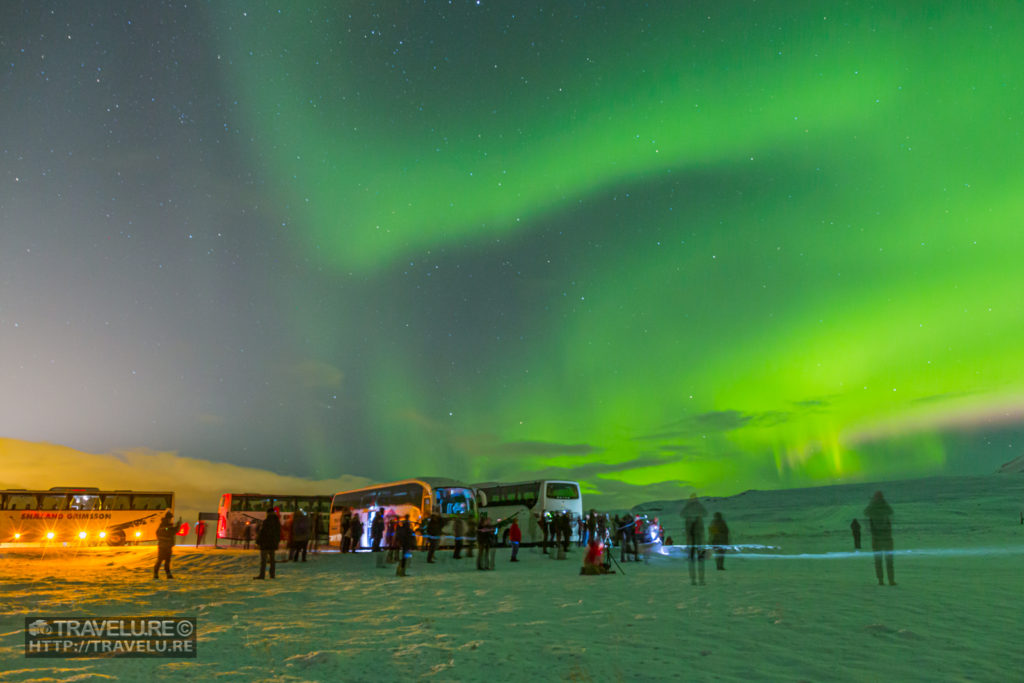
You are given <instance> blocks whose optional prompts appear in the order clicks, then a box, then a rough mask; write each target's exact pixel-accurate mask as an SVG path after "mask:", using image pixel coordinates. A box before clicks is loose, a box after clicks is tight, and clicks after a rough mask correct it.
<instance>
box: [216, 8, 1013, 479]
mask: <svg viewBox="0 0 1024 683" xmlns="http://www.w3.org/2000/svg"><path fill="white" fill-rule="evenodd" d="M428 7H429V4H428ZM581 7H582V6H581ZM705 10H706V11H705ZM404 11H405V12H407V14H408V16H406V15H401V14H399V13H396V14H395V16H390V17H385V18H386V19H387V21H384V19H381V21H380V22H378V23H374V21H371V18H370V17H369V16H368V15H366V14H365V13H364V10H361V9H358V7H357V6H353V8H352V12H353V14H354V15H355V16H354V18H351V19H350V20H346V21H339V22H337V23H335V24H331V25H326V24H322V23H316V22H313V21H312V20H311V19H310V17H311V16H313V15H314V14H315V13H314V12H313V8H312V6H306V5H304V4H302V3H297V4H296V6H295V7H292V8H290V9H287V10H284V11H283V13H279V14H277V15H273V14H271V13H270V12H269V10H268V11H266V12H263V13H258V14H259V16H254V17H253V18H252V22H251V23H252V25H253V26H259V27H260V28H259V29H255V28H244V27H242V28H240V29H239V30H238V31H237V32H236V33H235V34H234V35H233V36H232V37H231V38H230V42H229V44H230V45H232V46H233V52H234V53H235V54H236V55H237V56H236V57H235V58H234V60H233V61H232V62H231V66H229V67H228V73H229V74H230V76H231V77H232V78H237V79H240V80H241V82H243V83H244V84H245V85H246V90H245V92H246V97H247V98H248V100H247V108H248V110H249V117H250V120H251V124H252V125H253V127H254V128H255V129H256V130H257V131H258V133H259V135H260V136H261V138H262V140H263V145H264V148H265V149H266V157H265V159H263V163H264V164H265V165H266V168H267V169H268V173H269V174H270V175H271V177H272V178H273V180H274V181H275V187H274V190H273V192H274V193H275V194H278V195H280V196H281V197H284V198H285V199H286V201H287V202H288V203H289V206H290V207H291V208H292V210H293V211H294V212H295V215H293V216H292V217H291V224H292V225H293V226H294V227H296V228H297V229H298V230H299V231H300V233H301V239H302V244H303V247H302V248H303V249H304V250H306V251H307V252H308V254H309V255H310V257H311V258H315V259H317V260H318V262H322V263H324V264H326V265H328V266H329V267H333V268H335V269H336V270H337V272H339V273H356V274H359V275H360V276H361V277H364V278H365V279H366V280H367V281H368V282H370V283H373V282H375V278H380V281H381V282H383V281H384V278H385V276H386V274H387V273H390V272H391V271H392V270H393V269H394V268H395V267H396V264H399V263H402V262H404V261H408V260H416V259H422V258H423V254H424V253H427V252H431V251H432V250H433V251H444V252H445V253H446V254H449V255H451V254H458V255H459V258H461V259H464V260H465V261H467V262H468V261H472V260H473V259H476V258H482V257H486V256H488V255H489V254H491V253H493V252H494V251H495V250H500V249H502V248H504V246H503V244H508V243H512V242H515V243H524V242H530V241H531V240H536V241H538V243H541V242H542V240H543V231H544V230H550V229H551V226H552V225H562V223H560V221H562V220H563V217H564V220H565V221H567V223H565V224H564V229H565V230H566V231H574V233H575V234H576V235H577V239H578V240H579V244H580V247H579V249H580V253H579V255H578V259H577V260H574V261H573V262H572V263H570V264H569V266H571V269H572V272H573V275H572V276H571V278H570V276H566V279H572V280H573V282H574V283H575V284H574V285H573V287H575V289H574V290H573V293H572V296H573V297H576V298H575V300H574V301H572V302H568V301H567V297H566V296H565V295H563V291H566V290H567V289H571V288H572V287H567V286H566V285H565V284H564V283H559V284H558V285H553V286H552V287H551V291H550V292H547V293H545V294H543V295H537V294H531V295H530V296H529V297H528V296H527V295H526V294H523V293H520V292H516V291H510V292H507V293H506V295H505V296H507V297H508V300H509V301H510V302H511V303H512V305H522V306H533V307H534V308H536V309H537V310H533V309H531V311H532V317H531V324H532V325H533V326H535V329H531V330H530V332H531V334H529V335H528V337H529V341H526V342H523V343H522V344H520V345H519V346H518V347H517V350H516V353H515V354H514V356H513V357H512V358H510V357H509V356H508V355H507V352H506V350H505V349H504V348H499V347H498V346H497V345H495V348H493V349H488V348H483V349H474V350H473V354H472V355H471V358H469V359H467V361H466V364H467V365H472V368H473V370H472V371H470V370H462V369H461V368H458V369H456V370H452V371H451V374H450V376H445V377H443V378H438V377H437V376H435V375H432V374H431V372H432V370H430V369H428V366H429V363H430V361H431V359H430V358H428V357H426V355H425V353H424V346H421V345H419V344H417V342H416V341H415V337H411V341H406V342H395V343H394V344H393V345H390V344H389V345H387V346H382V348H381V350H380V353H379V355H378V356H377V357H374V358H370V359H366V365H367V367H369V368H370V369H371V370H372V371H371V372H369V373H368V375H369V377H370V379H369V380H368V382H369V383H368V386H367V387H366V392H367V397H366V400H367V403H368V406H369V408H368V412H369V414H370V415H371V419H372V420H373V425H374V427H375V429H376V431H377V433H378V434H379V435H380V436H379V442H378V444H377V445H378V447H379V450H380V451H381V452H386V453H392V454H396V453H401V454H402V456H401V457H399V456H397V455H395V456H392V457H394V458H395V460H396V465H395V470H396V472H395V473H396V475H399V474H401V473H400V472H399V471H398V470H399V469H402V468H404V469H408V467H409V466H415V467H418V468H421V469H422V468H427V469H429V468H430V466H431V465H432V464H436V463H437V462H439V461H443V462H445V463H456V464H457V466H458V467H461V468H463V469H464V470H469V471H470V472H471V473H472V476H479V477H484V476H488V475H489V474H493V473H494V472H502V471H505V469H508V470H509V471H512V470H513V469H516V468H517V469H518V470H521V471H541V470H544V469H545V468H566V469H567V470H568V471H569V472H572V471H573V470H574V469H578V468H584V469H585V468H586V467H587V466H594V465H601V464H603V465H612V466H618V465H621V466H623V468H624V469H610V470H607V471H606V472H604V473H601V472H596V473H595V474H593V475H591V476H590V479H589V482H590V484H591V485H594V486H596V487H597V488H598V489H600V488H601V481H602V480H615V481H621V482H626V483H631V484H649V483H656V482H662V481H675V480H678V481H682V482H689V483H691V484H693V485H695V486H699V487H709V486H710V487H715V488H716V490H720V491H722V492H732V491H735V490H742V489H744V488H749V487H751V486H755V485H761V486H772V485H779V484H785V485H790V484H792V485H797V484H800V483H807V482H827V481H833V480H841V479H845V478H854V479H857V478H860V479H863V478H870V477H876V476H886V475H896V474H904V473H930V472H938V471H942V468H943V467H944V466H945V465H946V462H947V457H948V454H947V453H946V451H945V447H944V445H943V440H942V437H941V434H940V431H941V430H940V426H939V425H937V424H932V423H930V422H929V416H932V417H934V418H935V419H936V420H938V417H939V416H941V415H944V414H945V413H944V411H946V410H947V409H948V408H949V406H950V405H951V403H950V402H951V401H952V402H954V403H955V401H956V400H959V399H960V398H961V397H964V396H968V397H974V398H976V399H977V402H979V403H981V404H986V403H985V402H986V401H988V404H990V405H991V410H993V411H998V410H1000V409H1001V406H1003V405H1005V404H1006V403H1007V402H1009V403H1014V402H1015V401H1016V399H1015V398H1012V397H1014V396H1017V395H1019V394H1024V380H1022V378H1024V359H1022V357H1021V355H1020V354H1019V352H1018V351H1017V349H1018V347H1019V340H1020V339H1022V338H1024V302H1022V300H1021V299H1022V297H1021V296H1020V293H1021V292H1024V268H1021V267H1020V261H1021V258H1020V257H1021V255H1022V254H1024V229H1022V228H1024V220H1022V219H1024V195H1022V194H1021V193H1020V189H1019V188H1020V187H1021V186H1022V183H1021V181H1022V180H1024V172H1022V170H1021V168H1020V164H1019V162H1018V160H1019V159H1020V158H1021V152H1022V151H1024V140H1022V137H1021V133H1020V125H1019V122H1020V121H1021V120H1024V118H1022V117H1024V107H1022V97H1021V93H1022V86H1024V84H1022V79H1021V76H1020V69H1019V65H1020V64H1022V63H1024V48H1021V47H1020V43H1019V40H1018V39H1017V37H1018V36H1019V29H1020V28H1022V27H1024V10H1021V9H1020V7H1019V6H1012V5H1011V4H1009V3H1007V4H993V5H985V6H965V7H963V8H960V9H954V8H950V7H948V6H946V5H944V4H938V5H934V6H928V7H919V8H902V9H901V8H895V9H894V8H888V9H887V10H886V11H889V12H891V14H890V15H888V16H879V12H878V11H877V10H876V9H872V8H858V7H850V6H845V5H843V6H839V7H828V8H823V7H821V6H820V5H819V4H808V5H807V6H806V8H805V9H803V10H794V9H788V10H786V12H787V13H786V14H785V15H784V16H777V11H778V9H777V8H776V9H771V8H764V7H761V6H760V5H753V4H752V5H749V6H748V5H744V6H743V7H742V8H739V7H737V8H735V9H733V10H722V9H720V8H716V7H715V6H714V5H713V4H709V5H707V7H704V8H701V7H699V6H697V5H692V6H691V5H687V7H685V8H680V7H678V6H676V5H672V4H668V5H666V6H665V7H664V8H662V9H661V10H660V11H658V10H650V11H649V15H648V16H645V17H644V22H643V23H642V28H643V30H642V31H641V30H640V28H641V24H638V23H631V22H633V20H636V21H639V17H640V15H641V14H643V13H638V12H634V11H630V12H629V13H628V19H629V21H626V20H622V21H617V20H612V19H615V18H608V17H603V18H602V17H596V16H591V15H588V14H587V12H586V11H583V10H582V9H580V10H579V13H580V14H583V15H586V16H584V17H583V18H582V19H580V20H579V22H578V23H573V22H572V21H570V19H569V18H553V19H548V20H546V21H548V23H547V24H545V23H544V22H543V21H541V20H540V19H538V18H536V17H533V19H529V17H531V16H532V14H531V12H534V11H535V8H529V7H525V8H522V10H521V12H522V15H523V18H522V19H521V20H520V21H522V22H523V23H524V24H528V25H529V30H534V31H535V30H538V28H539V27H543V26H545V25H547V26H549V27H550V26H557V27H558V28H557V29H553V28H549V29H548V30H550V31H554V33H552V34H550V35H546V34H533V33H530V34H529V35H527V33H529V31H528V30H527V28H523V30H522V31H519V29H518V28H517V26H518V25H517V24H515V23H513V24H512V26H513V28H512V29H510V31H509V32H508V33H506V34H503V38H502V40H504V41H505V43H506V44H502V45H498V46H492V45H484V44H483V43H482V42H481V43H474V42H473V38H472V35H471V34H472V32H473V27H472V26H469V27H466V26H463V27H461V28H458V29H456V28H454V27H452V29H451V33H450V34H448V35H437V36H434V39H435V40H434V43H433V44H432V45H431V46H429V47H427V46H424V45H422V44H420V43H421V42H422V41H416V40H412V39H410V40H408V41H407V42H405V43H403V44H402V45H401V47H399V45H398V43H397V41H398V40H400V39H401V38H403V37H405V36H406V34H407V33H408V34H409V35H414V34H415V30H414V29H415V27H416V22H417V21H418V20H419V19H421V17H419V16H418V15H417V14H416V12H415V11H413V10H411V9H408V8H406V9H405V10H404ZM424 11H430V10H424ZM566 11H568V10H566ZM452 12H453V14H459V13H461V14H460V16H461V15H470V16H471V15H472V12H471V11H470V10H466V9H465V8H462V9H460V10H452ZM495 12H500V10H495ZM593 12H595V13H597V14H600V12H597V11H596V10H594V11H593ZM730 12H732V13H734V14H735V16H732V15H731V14H730ZM571 14H572V13H571V12H570V15H571ZM705 15H714V19H712V20H705V19H704V16H705ZM486 16H489V15H486ZM588 17H589V18H588ZM618 19H622V17H619V18H618ZM480 21H481V26H480V28H479V30H480V33H481V37H480V41H487V40H491V39H493V35H494V34H493V32H488V30H487V26H485V25H484V20H483V19H481V20H480ZM311 22H312V23H311ZM531 22H532V23H531ZM378 24H379V25H381V26H385V29H384V33H383V35H382V36H381V35H375V34H372V33H370V32H369V31H370V27H371V25H378ZM311 27H312V28H311ZM517 31H519V32H517ZM558 31H561V32H562V33H561V34H560V33H559V32H558ZM467 33H468V34H470V35H469V37H467ZM559 38H564V43H565V44H564V45H563V44H561V43H558V45H559V47H557V48H554V47H549V45H553V44H555V42H556V39H559ZM531 40H534V41H536V42H538V44H542V45H543V46H545V47H542V48H528V47H527V46H529V45H530V42H531ZM250 42H252V43H253V44H257V45H259V46H260V47H259V49H258V50H257V51H256V52H255V53H254V54H252V55H250V56H246V54H245V53H244V52H243V51H242V47H241V46H245V45H248V44H249V43H250ZM499 42H500V41H499ZM392 48H393V49H394V55H395V56H394V57H393V59H392V60H391V61H392V62H393V68H388V69H385V68H383V67H381V66H380V63H379V62H374V61H373V60H374V59H378V60H380V59H381V55H386V54H387V53H388V51H389V50H392ZM472 48H477V49H479V50H480V52H481V53H482V54H480V55H478V56H474V55H473V54H472ZM446 49H450V50H451V53H452V55H455V53H458V55H459V57H458V58H455V57H454V56H452V59H451V60H447V59H446V58H445V57H446V55H447V54H448V53H447V52H446ZM501 50H505V51H506V52H505V53H501ZM467 51H468V52H469V54H467ZM534 52H539V53H543V55H546V57H547V58H548V59H551V60H553V61H552V63H553V64H555V65H556V67H557V68H551V69H547V68H544V67H545V64H544V58H545V57H543V56H542V57H537V56H536V55H535V54H534ZM282 54H284V55H285V56H284V57H282ZM492 63H493V64H496V65H497V66H496V67H489V66H488V65H489V64H492ZM432 66H433V67H438V68H439V69H440V72H441V73H440V75H436V76H435V75H434V74H435V73H437V72H436V71H432V70H431V67H432ZM403 68H404V69H406V70H407V73H408V74H410V75H409V76H408V80H406V81H403V80H402V78H400V77H399V75H398V74H399V72H401V71H402V69H403ZM432 79H435V80H432ZM403 83H404V85H403ZM456 87H459V88H461V89H458V90H453V89H454V88H456ZM690 184H694V185H696V186H699V187H702V188H710V187H715V188H718V189H717V190H716V191H714V192H701V193H699V194H688V193H687V190H688V186H689V185H690ZM666 188H672V191H673V192H674V191H675V189H676V188H678V190H679V196H675V195H673V194H672V192H670V191H668V190H666ZM610 197H614V198H615V201H616V202H621V204H618V205H621V206H622V209H621V215H618V216H612V215H608V216H605V215H604V213H603V212H602V211H600V210H599V209H594V210H592V211H590V212H589V213H588V212H586V211H582V210H581V209H579V207H580V206H589V205H595V206H600V207H605V208H607V209H609V210H611V208H612V207H613V206H618V205H616V204H613V203H612V200H610V199H609V198H610ZM626 197H629V199H628V200H627V199H626ZM581 216H582V217H583V218H581ZM582 219H586V220H593V221H597V222H600V221H603V224H602V225H600V226H595V227H594V230H593V234H596V235H598V236H600V235H604V236H610V238H609V239H612V240H618V241H616V242H615V245H614V248H608V249H606V250H605V251H603V252H599V251H597V250H595V249H594V248H592V246H590V245H588V244H587V242H586V240H587V238H588V237H589V236H590V235H591V234H592V233H591V229H590V228H591V226H589V225H580V224H578V223H577V222H576V221H579V220H582ZM598 228H600V229H598ZM624 234H636V235H637V238H636V239H635V240H627V239H625V238H622V239H619V237H618V235H624ZM497 238H501V239H502V240H504V243H502V242H496V241H495V240H496V239H497ZM595 239H601V238H600V237H595ZM371 286H372V285H371ZM538 301H540V302H543V306H537V305H536V304H537V303H538ZM396 305H398V306H408V305H409V304H407V303H403V304H396ZM409 313H410V317H413V316H414V315H415V311H414V310H413V309H412V308H411V307H410V309H409ZM299 317H300V318H301V316H299ZM308 319H309V320H314V319H315V315H314V314H312V313H310V314H309V315H308ZM314 324H315V323H314ZM337 325H338V326H340V328H344V326H345V321H340V322H337ZM328 326H329V327H330V325H328ZM340 328H339V329H338V330H337V331H336V332H335V333H334V338H342V337H344V334H345V332H343V331H342V330H341V329H340ZM396 354H404V357H402V358H396ZM441 396H443V397H444V398H443V401H441V400H440V399H439V397H441ZM1007 397H1010V398H1007ZM908 415H914V416H915V420H916V421H914V422H913V426H911V423H910V422H909V421H908V422H907V427H906V429H907V431H906V432H905V433H896V434H893V435H887V436H886V437H885V438H881V439H879V440H875V441H872V440H866V439H863V438H860V437H856V436H854V435H856V434H863V433H867V432H870V431H871V430H870V426H871V425H875V424H880V423H883V422H886V421H891V420H893V419H894V418H895V419H897V421H898V419H899V418H900V416H908ZM411 416H414V417H411ZM517 443H518V444H536V443H549V444H565V445H571V444H590V445H592V446H593V447H594V451H593V452H590V453H583V454H580V453H571V452H568V451H567V452H565V453H561V454H559V453H556V452H547V451H544V450H543V449H539V448H538V449H537V450H536V452H529V448H528V447H525V446H524V452H523V453H520V454H519V455H518V456H517V459H516V460H515V461H514V463H515V464H514V466H513V465H509V464H508V462H507V460H508V459H507V458H506V460H502V459H501V458H502V457H504V456H491V455H489V454H488V453H487V451H488V449H491V448H495V449H496V450H500V449H497V448H496V447H497V445H499V444H517ZM630 463H635V465H636V466H635V467H631V466H630ZM410 464H411V465H410ZM452 466H454V465H452Z"/></svg>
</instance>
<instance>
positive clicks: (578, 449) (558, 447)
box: [484, 441, 604, 455]
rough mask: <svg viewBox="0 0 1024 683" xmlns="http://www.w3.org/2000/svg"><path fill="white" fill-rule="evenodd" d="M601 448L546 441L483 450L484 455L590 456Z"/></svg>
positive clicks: (522, 442) (508, 442)
mask: <svg viewBox="0 0 1024 683" xmlns="http://www.w3.org/2000/svg"><path fill="white" fill-rule="evenodd" d="M602 450H604V449H602V448H598V447H597V446H591V445H590V444H585V443H573V444H566V443H554V442H548V441H506V442H504V443H498V444H495V445H493V446H492V447H490V448H489V449H485V452H484V454H485V455H591V454H593V453H600V452H601V451H602Z"/></svg>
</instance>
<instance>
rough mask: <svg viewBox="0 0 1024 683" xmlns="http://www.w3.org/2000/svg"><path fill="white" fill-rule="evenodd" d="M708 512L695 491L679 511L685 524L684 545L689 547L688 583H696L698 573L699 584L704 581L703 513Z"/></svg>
mask: <svg viewBox="0 0 1024 683" xmlns="http://www.w3.org/2000/svg"><path fill="white" fill-rule="evenodd" d="M707 513H708V511H707V510H705V509H704V506H703V505H701V503H700V500H698V499H697V494H696V493H691V494H690V499H689V500H688V501H686V505H684V506H683V510H682V512H681V513H680V514H681V515H682V517H683V521H684V523H685V525H686V545H688V546H689V548H690V583H691V584H693V585H694V586H696V585H697V577H698V574H699V576H700V582H701V584H703V583H704V548H703V547H702V546H703V545H704V515H706V514H707Z"/></svg>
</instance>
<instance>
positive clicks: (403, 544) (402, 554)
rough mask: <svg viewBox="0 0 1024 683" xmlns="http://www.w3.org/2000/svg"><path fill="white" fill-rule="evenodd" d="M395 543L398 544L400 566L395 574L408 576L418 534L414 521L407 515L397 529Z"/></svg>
mask: <svg viewBox="0 0 1024 683" xmlns="http://www.w3.org/2000/svg"><path fill="white" fill-rule="evenodd" d="M395 545H397V546H398V552H399V558H398V567H397V568H396V569H395V576H406V573H405V571H406V568H407V567H408V564H409V560H410V559H412V549H413V548H415V547H416V534H415V532H413V529H412V521H410V519H409V515H406V516H405V517H404V518H403V519H402V522H401V523H400V524H399V525H398V529H396V530H395Z"/></svg>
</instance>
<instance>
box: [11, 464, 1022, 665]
mask: <svg viewBox="0 0 1024 683" xmlns="http://www.w3.org/2000/svg"><path fill="white" fill-rule="evenodd" d="M875 488H881V489H882V490H884V491H885V493H886V497H887V498H888V500H889V502H890V503H891V504H892V506H893V508H894V510H895V540H896V547H897V556H896V578H897V582H898V585H897V586H894V587H890V586H878V585H877V584H876V582H875V577H874V569H873V563H872V557H871V552H870V550H863V551H861V552H853V551H852V543H851V538H850V532H849V529H848V525H849V523H850V520H851V519H853V517H856V516H859V517H861V518H862V522H863V517H862V515H861V514H860V513H861V512H862V511H863V509H864V506H865V505H866V504H867V502H868V499H869V498H870V495H871V492H872V491H873V490H874V489H875ZM681 503H682V501H678V502H671V503H650V504H647V505H645V506H642V507H644V508H647V509H650V510H655V509H657V510H656V511H655V512H654V514H660V515H662V517H663V520H665V521H666V527H667V531H668V533H669V534H670V535H673V536H675V537H676V538H677V539H678V538H679V537H681V535H682V533H681V528H680V527H681V523H680V521H679V518H678V516H677V510H678V508H679V506H680V505H681ZM705 505H706V506H707V508H708V511H709V513H711V512H715V511H721V512H722V513H723V514H724V516H725V518H726V520H727V521H728V522H729V524H730V527H731V530H732V535H733V540H734V542H736V543H738V544H752V545H756V544H760V545H766V546H772V548H771V549H766V550H758V551H754V550H749V551H748V550H744V551H743V552H740V553H736V554H731V555H729V556H728V558H727V559H726V571H724V572H719V571H715V569H714V563H713V562H709V563H708V564H707V566H706V571H707V584H706V585H704V586H691V585H690V582H689V579H688V576H687V566H686V560H685V559H683V557H682V555H681V552H680V550H679V549H676V548H669V549H668V550H667V552H668V554H666V555H654V556H652V557H651V559H650V561H649V562H648V563H643V562H640V563H632V562H631V563H627V564H624V565H622V569H624V570H625V572H624V573H621V572H620V573H616V574H614V575H607V576H580V575H579V573H578V572H579V564H580V560H581V555H582V553H581V551H580V550H579V549H576V548H574V549H573V551H572V552H571V553H570V554H569V558H568V559H567V560H564V561H559V560H554V559H549V558H548V557H545V556H543V555H541V554H540V553H539V552H538V551H537V550H535V549H526V550H524V551H522V552H521V553H520V557H521V558H522V560H523V561H522V562H519V563H517V564H512V563H509V562H508V550H504V549H501V550H499V551H498V566H497V569H496V570H495V571H489V572H481V571H477V570H476V569H475V566H474V564H473V560H470V559H462V560H458V561H455V560H452V559H451V552H450V551H447V552H442V553H440V555H439V558H438V562H437V563H436V564H433V565H428V564H426V563H425V562H424V556H423V554H421V553H416V557H415V559H414V561H413V565H412V567H411V569H410V572H409V574H410V576H409V577H407V578H398V577H396V576H395V573H394V568H393V567H392V566H388V567H387V568H377V567H376V566H375V565H376V562H375V560H376V558H375V557H374V556H372V555H370V554H359V555H355V556H353V555H347V556H341V555H338V554H324V555H319V556H313V557H311V559H310V561H309V562H307V563H305V564H301V563H299V564H295V563H286V564H279V565H278V578H277V579H276V580H274V581H269V580H268V581H253V580H252V578H251V577H252V576H253V575H254V574H255V572H256V568H257V565H258V558H257V555H256V553H255V552H253V551H242V550H235V549H219V550H218V549H213V548H200V549H195V548H189V547H183V546H179V547H178V548H176V549H175V555H174V573H175V579H174V580H173V581H166V580H163V579H161V580H159V581H154V580H153V579H152V562H153V560H154V558H155V552H156V551H155V548H127V549H95V550H88V551H82V552H77V553H76V552H73V551H47V552H45V553H44V552H43V551H41V550H40V549H21V550H13V549H10V548H6V549H3V550H0V681H35V680H47V681H49V680H80V681H81V680H122V681H141V680H153V679H158V680H159V679H181V680H193V681H206V680H218V681H233V680H239V681H242V680H244V681H249V680H280V681H392V680H408V679H418V678H434V679H437V680H462V681H495V682H496V681H559V680H575V681H619V680H638V681H641V680H672V679H680V680H684V679H685V680H698V681H704V680H708V681H711V680H726V681H729V680H736V681H741V680H742V681H748V680H773V681H787V680H788V681H799V680H808V681H833V680H840V681H847V680H850V681H880V680H885V681H935V680H943V681H968V680H969V681H1009V680H1021V679H1020V677H1021V672H1022V671H1024V642H1022V640H1024V637H1022V635H1021V634H1022V633H1024V630H1022V626H1021V625H1022V623H1024V617H1022V612H1021V600H1020V582H1021V576H1022V574H1024V526H1022V525H1021V524H1020V519H1019V515H1020V512H1021V508H1022V507H1024V475H1020V474H1002V475H994V476H991V477H975V478H967V479H965V478H957V479H951V478H946V479H925V480H913V481H906V482H895V483H887V484H881V485H855V486H838V487H827V488H819V489H801V490H796V491H793V490H791V491H776V492H756V491H755V492H748V493H746V494H742V495H740V496H736V497H733V498H729V499H709V500H706V501H705ZM864 541H865V543H864V545H865V548H869V547H870V541H869V539H868V536H867V529H866V528H865V539H864ZM616 557H618V555H617V553H616ZM37 614H49V615H54V614H69V615H77V616H98V617H103V616H150V615H179V616H196V617H197V618H198V620H199V655H198V657H197V658H195V659H191V660H188V659H185V660H155V659H148V660H147V659H118V660H104V659H80V660H76V659H26V658H24V654H23V652H24V634H23V625H24V618H25V617H26V616H32V615H37Z"/></svg>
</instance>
